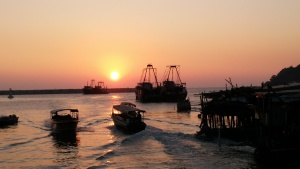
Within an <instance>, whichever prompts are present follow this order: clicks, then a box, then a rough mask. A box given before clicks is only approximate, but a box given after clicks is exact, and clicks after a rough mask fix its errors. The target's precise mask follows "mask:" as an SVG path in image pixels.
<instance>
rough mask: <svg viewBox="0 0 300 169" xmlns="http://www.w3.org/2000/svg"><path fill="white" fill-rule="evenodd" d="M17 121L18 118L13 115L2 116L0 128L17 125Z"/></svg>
mask: <svg viewBox="0 0 300 169" xmlns="http://www.w3.org/2000/svg"><path fill="white" fill-rule="evenodd" d="M18 119H19V117H17V116H15V115H9V116H2V117H0V127H3V126H8V125H14V124H17V123H18Z"/></svg>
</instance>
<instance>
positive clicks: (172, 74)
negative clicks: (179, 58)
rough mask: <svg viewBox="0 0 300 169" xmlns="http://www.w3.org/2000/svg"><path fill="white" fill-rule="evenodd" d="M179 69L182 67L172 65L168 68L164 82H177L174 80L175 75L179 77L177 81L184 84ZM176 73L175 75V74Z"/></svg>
mask: <svg viewBox="0 0 300 169" xmlns="http://www.w3.org/2000/svg"><path fill="white" fill-rule="evenodd" d="M179 68H180V65H170V66H167V69H166V71H165V75H164V80H163V81H170V80H171V81H175V80H174V74H175V73H176V74H175V76H177V79H176V80H178V81H179V83H180V84H182V82H181V79H180V75H179ZM174 71H175V73H174ZM170 74H171V79H170Z"/></svg>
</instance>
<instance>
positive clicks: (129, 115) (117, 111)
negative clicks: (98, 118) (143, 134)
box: [111, 102, 146, 133]
mask: <svg viewBox="0 0 300 169" xmlns="http://www.w3.org/2000/svg"><path fill="white" fill-rule="evenodd" d="M145 112H146V111H145V110H141V109H138V108H136V106H135V105H134V104H132V103H130V102H122V103H121V104H120V105H114V106H113V108H112V114H111V118H112V119H113V122H114V124H115V126H116V127H117V128H122V129H125V130H126V131H128V132H133V133H135V132H139V131H142V130H144V129H145V128H146V124H145V123H144V122H143V121H142V115H141V113H145Z"/></svg>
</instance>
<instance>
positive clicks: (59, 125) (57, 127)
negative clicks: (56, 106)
mask: <svg viewBox="0 0 300 169" xmlns="http://www.w3.org/2000/svg"><path fill="white" fill-rule="evenodd" d="M77 124H78V120H65V121H55V120H52V121H51V129H52V130H53V131H76V128H77Z"/></svg>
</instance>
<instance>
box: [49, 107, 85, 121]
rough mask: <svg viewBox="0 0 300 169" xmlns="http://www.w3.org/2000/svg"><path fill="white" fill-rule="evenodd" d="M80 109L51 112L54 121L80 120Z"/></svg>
mask: <svg viewBox="0 0 300 169" xmlns="http://www.w3.org/2000/svg"><path fill="white" fill-rule="evenodd" d="M78 112H79V111H78V109H56V110H52V111H51V112H50V116H51V119H52V120H69V119H78V116H79V115H78Z"/></svg>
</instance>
